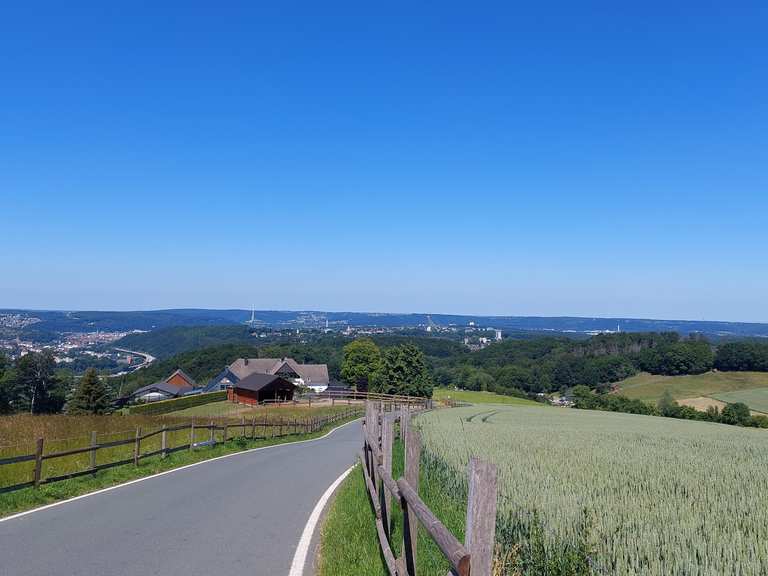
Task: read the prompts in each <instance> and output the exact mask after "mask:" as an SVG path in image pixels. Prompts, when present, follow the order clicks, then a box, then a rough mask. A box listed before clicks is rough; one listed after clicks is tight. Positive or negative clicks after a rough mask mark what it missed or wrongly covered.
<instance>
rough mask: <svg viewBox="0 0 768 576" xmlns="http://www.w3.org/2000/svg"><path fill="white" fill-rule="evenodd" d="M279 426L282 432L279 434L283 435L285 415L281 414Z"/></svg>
mask: <svg viewBox="0 0 768 576" xmlns="http://www.w3.org/2000/svg"><path fill="white" fill-rule="evenodd" d="M279 426H280V433H279V434H278V436H282V435H283V417H282V416H280V420H279Z"/></svg>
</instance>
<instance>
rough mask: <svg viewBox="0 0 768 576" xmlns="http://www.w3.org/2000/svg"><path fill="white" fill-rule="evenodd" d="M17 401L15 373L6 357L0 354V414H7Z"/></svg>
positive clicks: (12, 409) (17, 392)
mask: <svg viewBox="0 0 768 576" xmlns="http://www.w3.org/2000/svg"><path fill="white" fill-rule="evenodd" d="M18 399H19V390H18V386H17V383H16V373H15V371H14V370H13V367H12V366H11V362H10V360H9V359H8V357H7V356H6V355H5V354H3V353H2V352H0V414H9V413H10V412H13V411H14V409H15V404H17V402H18Z"/></svg>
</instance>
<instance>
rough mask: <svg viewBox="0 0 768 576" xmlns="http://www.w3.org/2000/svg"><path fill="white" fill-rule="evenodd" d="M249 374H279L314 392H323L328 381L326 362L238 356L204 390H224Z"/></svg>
mask: <svg viewBox="0 0 768 576" xmlns="http://www.w3.org/2000/svg"><path fill="white" fill-rule="evenodd" d="M251 374H267V375H273V376H280V377H282V378H284V379H286V380H288V381H289V382H292V383H293V384H295V385H297V386H302V387H306V388H311V389H312V390H313V391H314V392H323V391H324V390H325V389H326V388H327V387H328V383H329V382H330V378H329V377H328V366H327V365H326V364H299V363H298V362H296V360H294V359H293V358H238V359H237V360H235V361H234V362H232V364H230V365H229V366H227V367H226V368H224V369H223V370H222V371H221V372H219V374H217V375H216V376H215V377H214V378H213V380H211V381H210V382H209V383H208V386H206V388H205V391H206V392H215V391H217V390H226V389H227V388H229V387H231V386H234V385H236V384H237V383H238V382H240V381H241V380H243V379H244V378H247V377H248V376H250V375H251Z"/></svg>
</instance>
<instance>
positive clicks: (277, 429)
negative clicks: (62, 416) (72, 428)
mask: <svg viewBox="0 0 768 576" xmlns="http://www.w3.org/2000/svg"><path fill="white" fill-rule="evenodd" d="M361 413H362V407H361V406H360V405H353V406H350V407H349V408H348V409H347V410H344V411H342V412H338V413H336V414H332V415H329V416H323V417H317V418H283V417H278V418H274V417H268V416H267V414H264V415H263V417H261V418H256V417H253V418H250V419H247V420H246V418H245V417H242V418H241V419H240V422H239V423H232V422H228V421H226V420H224V421H223V422H219V423H216V422H215V421H210V422H209V423H207V424H202V423H198V422H195V421H194V420H192V421H191V422H189V423H185V424H174V425H170V426H169V425H165V424H164V425H162V426H161V427H158V428H157V429H155V430H151V431H142V429H141V428H140V427H139V428H136V431H135V434H131V435H130V437H124V438H121V439H118V440H111V441H106V442H104V441H102V442H99V441H98V436H97V434H96V432H92V433H91V436H90V442H88V440H87V439H84V440H85V441H84V442H81V443H82V444H84V446H82V447H76V448H70V449H66V450H59V451H56V452H48V453H46V452H45V448H46V441H45V439H44V438H38V439H37V443H36V449H35V452H34V453H33V454H21V455H17V456H11V457H9V458H2V459H0V478H14V477H15V478H17V479H18V478H19V476H20V474H19V471H16V474H11V473H7V474H6V473H5V470H6V469H9V468H10V467H12V466H24V467H25V470H23V471H21V474H22V475H23V476H26V477H27V478H29V479H28V480H27V481H24V482H17V483H15V484H9V485H5V486H3V485H0V494H2V493H5V492H12V491H14V490H20V489H22V488H29V487H35V488H37V487H39V486H42V485H44V484H50V483H52V482H58V481H61V480H68V479H70V478H77V477H79V476H85V475H88V474H95V473H96V472H98V471H99V470H106V469H108V468H114V467H116V466H124V465H128V464H133V465H135V466H138V465H139V462H140V461H141V459H142V458H149V457H151V456H160V457H161V458H165V457H167V456H168V454H172V453H174V452H178V451H180V450H192V449H194V448H199V447H210V446H215V445H216V444H217V443H220V442H226V441H227V440H231V439H232V438H238V437H240V438H245V439H249V440H258V439H268V438H281V437H284V436H291V435H297V434H311V433H314V432H318V431H320V430H322V429H323V428H324V427H325V426H328V425H330V424H335V423H337V422H341V421H344V420H348V419H350V418H352V417H354V416H358V415H360V414H361ZM123 435H124V436H125V434H123ZM46 472H52V474H50V475H46Z"/></svg>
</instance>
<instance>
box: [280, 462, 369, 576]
mask: <svg viewBox="0 0 768 576" xmlns="http://www.w3.org/2000/svg"><path fill="white" fill-rule="evenodd" d="M355 466H357V464H352V466H350V467H349V468H347V469H346V470H345V471H344V472H342V474H341V476H339V477H338V478H336V480H334V481H333V483H332V484H331V485H330V486H328V488H327V489H326V491H325V492H324V493H323V495H322V496H320V500H318V501H317V504H315V507H314V508H313V509H312V513H311V514H310V515H309V518H308V519H307V523H306V525H305V526H304V530H303V531H302V533H301V537H300V538H299V543H298V544H297V546H296V552H295V553H294V555H293V562H291V568H290V570H289V571H288V576H307V572H306V571H307V560H308V558H309V551H310V548H311V547H312V543H313V541H314V543H315V552H316V548H317V545H318V542H317V536H318V534H319V532H318V530H317V528H318V527H319V526H320V525H321V524H322V522H321V521H322V520H323V518H324V516H325V512H326V510H327V509H328V505H329V504H330V503H331V500H332V499H333V495H334V494H335V493H336V490H338V489H339V486H341V485H342V483H343V482H344V480H346V479H347V477H348V476H349V475H350V474H351V473H352V471H353V470H354V469H355ZM312 556H313V558H314V556H315V553H313V554H312ZM312 566H314V561H313V563H312ZM313 573H314V571H310V574H313Z"/></svg>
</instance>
